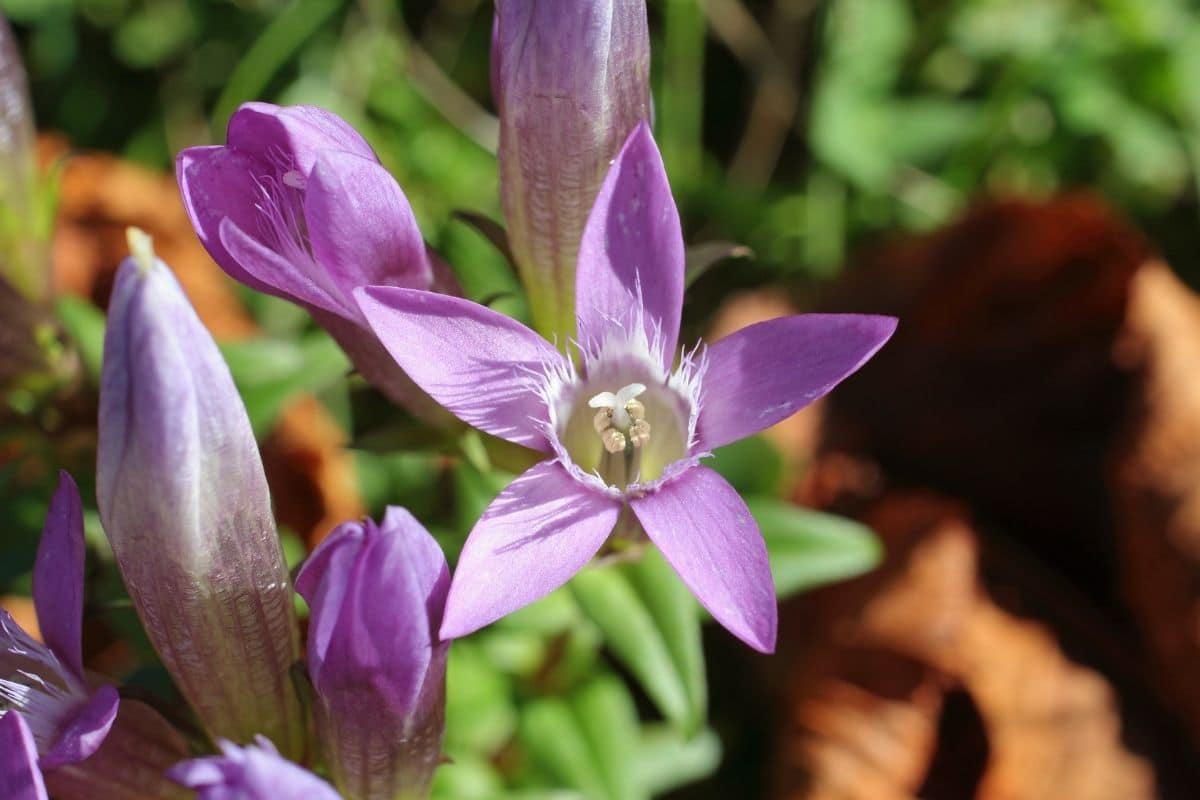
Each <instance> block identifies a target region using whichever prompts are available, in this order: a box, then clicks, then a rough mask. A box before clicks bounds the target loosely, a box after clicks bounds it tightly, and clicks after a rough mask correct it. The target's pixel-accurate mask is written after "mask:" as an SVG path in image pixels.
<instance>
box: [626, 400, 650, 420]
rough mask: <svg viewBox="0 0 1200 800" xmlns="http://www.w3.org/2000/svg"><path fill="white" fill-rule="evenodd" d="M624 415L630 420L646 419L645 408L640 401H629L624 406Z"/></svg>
mask: <svg viewBox="0 0 1200 800" xmlns="http://www.w3.org/2000/svg"><path fill="white" fill-rule="evenodd" d="M625 413H626V414H628V415H629V418H630V419H632V420H642V419H645V418H646V407H645V406H644V405H642V401H641V400H630V401H629V402H628V403H626V404H625Z"/></svg>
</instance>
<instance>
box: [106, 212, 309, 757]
mask: <svg viewBox="0 0 1200 800" xmlns="http://www.w3.org/2000/svg"><path fill="white" fill-rule="evenodd" d="M130 246H131V249H132V250H133V253H134V255H133V256H132V257H131V258H128V259H126V260H125V262H124V263H122V264H121V266H120V268H119V269H118V271H117V277H116V283H115V285H114V287H113V293H112V299H111V301H110V304H109V317H108V330H107V332H106V335H105V340H104V367H103V373H102V378H101V389H100V424H99V446H98V447H99V450H98V454H97V462H98V464H97V476H96V485H97V486H96V494H97V500H98V502H99V507H100V518H101V521H102V522H103V524H104V529H105V533H106V534H107V535H108V539H109V541H110V542H111V544H112V549H113V552H114V554H115V555H116V559H117V563H118V565H119V566H120V569H121V574H122V575H123V577H124V579H125V585H126V587H127V588H128V590H129V595H130V597H131V598H132V599H133V602H134V605H135V606H136V608H137V611H138V614H139V616H140V617H141V619H142V624H143V625H144V626H145V628H146V633H147V634H148V635H149V637H150V641H151V642H152V643H153V644H154V646H155V649H156V650H157V651H158V654H159V656H160V657H161V658H162V661H163V664H164V665H165V666H166V668H167V670H168V671H169V672H170V673H171V676H172V678H173V679H174V681H175V684H176V685H177V686H178V687H179V689H180V691H181V692H182V693H183V695H184V697H185V698H187V700H188V702H189V703H191V705H192V707H193V708H194V709H195V711H196V714H197V716H198V717H199V718H200V720H201V722H202V723H203V725H204V726H205V728H206V729H207V730H208V732H209V733H210V734H212V735H213V736H214V737H223V738H227V739H231V740H234V741H239V742H249V741H251V740H253V738H254V736H255V734H257V733H260V732H261V733H263V734H264V735H266V736H268V737H269V738H270V739H271V740H272V741H274V742H275V743H276V744H277V745H278V747H279V748H280V750H281V751H282V752H284V753H285V754H287V755H288V756H289V757H291V758H300V757H302V756H303V754H304V751H305V733H306V725H305V716H304V712H303V709H302V707H301V704H300V701H299V697H298V695H297V692H296V690H295V687H294V685H293V682H292V678H291V675H290V670H291V668H292V665H293V664H295V663H296V662H297V661H298V660H299V655H300V648H299V633H298V629H297V625H296V619H295V613H294V610H293V607H292V597H291V589H290V582H289V579H288V571H287V567H286V565H285V563H284V559H283V552H282V549H281V547H280V543H279V537H278V534H277V531H276V528H275V522H274V519H273V518H272V516H271V504H270V498H269V496H268V493H267V480H266V476H265V475H264V473H263V467H262V461H261V460H260V457H259V453H258V448H257V446H256V445H255V442H254V436H253V434H252V433H251V429H250V422H249V419H248V418H247V416H246V410H245V408H244V407H243V406H242V402H241V399H240V398H239V396H238V393H237V390H236V389H235V388H234V384H233V379H232V377H231V376H230V374H229V369H228V367H227V366H226V365H225V362H224V361H223V360H222V358H221V354H220V352H219V351H218V350H217V346H216V343H215V342H213V340H212V337H211V336H210V335H209V333H208V331H206V330H205V329H204V326H203V325H202V324H201V322H200V320H199V318H198V317H197V316H196V312H195V311H194V310H193V309H192V307H191V305H190V304H189V303H188V300H187V298H186V297H185V296H184V294H183V291H182V289H181V288H180V287H179V284H178V283H177V282H176V280H175V278H174V277H173V276H172V275H171V272H170V270H169V269H168V268H167V266H166V265H165V264H163V263H162V262H161V261H159V260H158V259H157V258H155V256H154V253H153V251H152V249H151V248H150V244H149V237H147V236H146V235H145V234H143V233H141V232H140V231H131V232H130Z"/></svg>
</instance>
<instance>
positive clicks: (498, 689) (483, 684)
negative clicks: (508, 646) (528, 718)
mask: <svg viewBox="0 0 1200 800" xmlns="http://www.w3.org/2000/svg"><path fill="white" fill-rule="evenodd" d="M516 730H517V710H516V708H514V706H513V703H512V684H511V681H510V680H509V678H508V676H506V675H505V674H504V673H503V672H501V671H500V670H498V669H496V667H495V666H493V665H492V664H491V663H490V662H489V660H488V658H487V656H486V655H485V654H484V653H483V651H482V650H481V649H480V648H479V647H478V645H477V643H476V642H467V641H460V642H456V643H455V645H454V647H452V648H450V656H449V661H448V662H447V665H446V743H445V748H446V752H447V753H449V754H450V755H451V756H452V757H454V758H456V759H457V758H458V757H459V756H466V755H469V754H471V753H476V754H479V755H481V756H491V755H493V754H494V753H496V752H499V751H500V749H501V748H503V747H504V745H505V743H507V742H508V740H509V739H511V738H512V736H513V734H514V733H515V732H516Z"/></svg>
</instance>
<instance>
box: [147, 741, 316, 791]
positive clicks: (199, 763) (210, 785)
mask: <svg viewBox="0 0 1200 800" xmlns="http://www.w3.org/2000/svg"><path fill="white" fill-rule="evenodd" d="M256 742H257V746H255V745H250V746H248V747H238V746H237V745H235V744H232V743H231V742H227V741H221V742H219V745H220V747H221V752H222V753H223V754H224V755H220V756H208V757H205V758H194V759H192V760H190V761H184V762H183V763H181V764H178V765H176V766H175V767H173V768H172V769H171V770H170V772H169V773H168V777H170V778H171V779H172V780H174V781H176V782H177V783H179V784H180V785H181V786H186V787H187V788H189V789H193V790H195V792H196V798H197V800H340V798H339V797H338V794H337V792H335V791H334V790H333V789H332V788H330V786H329V784H327V783H325V781H323V780H321V779H320V778H318V777H317V776H316V775H313V774H312V773H311V772H309V771H308V770H306V769H304V768H303V767H299V766H297V765H295V764H293V763H292V762H290V761H288V760H286V759H284V758H283V757H282V756H281V755H279V751H278V750H276V749H275V746H274V745H272V744H271V742H270V740H269V739H266V738H264V737H261V736H260V737H258V739H257V740H256Z"/></svg>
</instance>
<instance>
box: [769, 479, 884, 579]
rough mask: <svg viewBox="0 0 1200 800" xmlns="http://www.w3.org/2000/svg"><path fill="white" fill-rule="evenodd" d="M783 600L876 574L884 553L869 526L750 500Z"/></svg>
mask: <svg viewBox="0 0 1200 800" xmlns="http://www.w3.org/2000/svg"><path fill="white" fill-rule="evenodd" d="M746 504H747V505H748V506H749V507H750V512H751V513H752V514H753V515H754V519H755V520H756V521H757V522H758V527H759V529H760V530H761V531H762V535H763V539H764V540H765V541H766V543H767V553H768V555H769V556H770V558H771V575H772V576H773V577H774V579H775V592H776V594H778V595H779V596H780V597H784V596H787V595H789V594H793V593H795V592H799V591H802V590H805V589H812V588H814V587H816V586H820V585H822V584H826V583H832V582H834V581H839V580H844V579H846V578H852V577H854V576H855V575H861V574H862V573H864V572H867V571H869V570H871V569H873V568H874V567H875V566H876V565H878V564H879V561H880V559H881V558H882V556H883V548H882V547H881V546H880V543H879V540H878V539H877V538H876V537H875V534H874V533H873V532H872V531H871V530H870V529H869V528H867V527H866V526H864V525H861V524H859V523H857V522H854V521H853V520H849V519H844V518H842V517H838V516H834V515H832V514H823V513H821V512H819V511H812V510H810V509H806V508H799V507H797V506H794V505H792V504H790V503H785V502H783V501H780V500H776V499H774V498H767V497H747V498H746Z"/></svg>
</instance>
